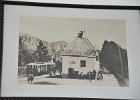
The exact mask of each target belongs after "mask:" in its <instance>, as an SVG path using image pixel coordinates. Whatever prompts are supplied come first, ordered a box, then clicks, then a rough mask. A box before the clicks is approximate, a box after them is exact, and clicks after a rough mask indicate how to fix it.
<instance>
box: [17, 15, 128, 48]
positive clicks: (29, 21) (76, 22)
mask: <svg viewBox="0 0 140 100" xmlns="http://www.w3.org/2000/svg"><path fill="white" fill-rule="evenodd" d="M19 25H20V29H19V30H20V32H22V33H26V34H29V35H31V36H35V37H38V38H40V39H42V40H45V41H47V42H52V41H61V40H64V41H68V42H72V41H74V39H75V38H76V37H77V36H78V32H79V31H84V30H85V34H84V37H86V38H88V40H89V41H90V42H91V43H92V44H93V45H96V47H97V48H98V49H101V48H102V44H103V43H104V41H105V40H107V41H114V42H116V43H118V44H119V45H120V46H121V47H122V48H125V49H126V48H127V46H126V24H125V21H124V20H118V19H115V20H114V19H83V18H58V17H56V18H55V17H39V16H21V17H20V19H19Z"/></svg>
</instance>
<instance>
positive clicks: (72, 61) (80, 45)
mask: <svg viewBox="0 0 140 100" xmlns="http://www.w3.org/2000/svg"><path fill="white" fill-rule="evenodd" d="M70 68H72V69H73V70H74V71H78V72H79V73H81V72H82V73H83V74H87V73H88V72H89V71H93V70H98V69H99V55H98V52H97V51H96V49H95V46H93V45H92V44H91V42H90V41H89V40H88V39H87V38H86V37H83V32H81V33H78V37H76V38H75V40H74V41H73V42H72V43H70V44H69V45H68V46H67V47H65V49H64V50H63V53H62V75H63V76H67V75H68V74H69V69H70Z"/></svg>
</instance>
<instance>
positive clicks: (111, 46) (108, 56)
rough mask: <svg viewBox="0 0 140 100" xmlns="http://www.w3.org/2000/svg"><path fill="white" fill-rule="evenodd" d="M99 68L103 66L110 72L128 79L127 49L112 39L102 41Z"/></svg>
mask: <svg viewBox="0 0 140 100" xmlns="http://www.w3.org/2000/svg"><path fill="white" fill-rule="evenodd" d="M99 58H100V64H101V68H103V67H105V68H106V69H107V70H109V72H110V73H112V74H114V75H115V76H116V75H120V76H121V77H122V78H126V79H128V61H127V51H126V49H123V48H121V47H120V46H119V45H118V44H116V43H115V42H113V41H110V42H109V41H106V40H105V41H104V44H103V47H102V50H101V53H100V57H99Z"/></svg>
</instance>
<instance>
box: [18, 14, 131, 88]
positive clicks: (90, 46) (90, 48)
mask: <svg viewBox="0 0 140 100" xmlns="http://www.w3.org/2000/svg"><path fill="white" fill-rule="evenodd" d="M17 72H18V75H17V76H18V79H17V83H18V84H19V85H86V86H113V87H129V67H128V57H127V40H126V22H125V20H123V19H90V18H65V17H64V18H63V17H47V16H46V17H45V16H42V17H41V16H20V18H19V45H18V70H17Z"/></svg>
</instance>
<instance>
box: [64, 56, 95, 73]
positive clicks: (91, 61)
mask: <svg viewBox="0 0 140 100" xmlns="http://www.w3.org/2000/svg"><path fill="white" fill-rule="evenodd" d="M80 60H86V67H80ZM70 62H75V64H72V63H70ZM95 62H96V58H88V57H73V56H62V74H68V68H74V71H79V73H80V72H83V74H86V73H87V72H89V71H93V69H95Z"/></svg>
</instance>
